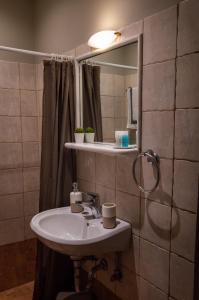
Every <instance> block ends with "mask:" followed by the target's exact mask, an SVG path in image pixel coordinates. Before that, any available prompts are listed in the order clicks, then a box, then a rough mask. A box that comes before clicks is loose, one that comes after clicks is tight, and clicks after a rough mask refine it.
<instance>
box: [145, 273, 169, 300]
mask: <svg viewBox="0 0 199 300" xmlns="http://www.w3.org/2000/svg"><path fill="white" fill-rule="evenodd" d="M139 296H140V298H139V300H168V296H167V294H165V293H163V292H162V291H161V290H159V289H157V288H156V287H155V286H154V285H152V284H150V283H149V282H148V281H146V280H144V279H143V278H142V277H141V278H140V295H139Z"/></svg>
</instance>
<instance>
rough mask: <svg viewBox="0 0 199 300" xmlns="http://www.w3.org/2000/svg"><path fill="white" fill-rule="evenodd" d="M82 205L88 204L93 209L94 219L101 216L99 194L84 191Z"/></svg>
mask: <svg viewBox="0 0 199 300" xmlns="http://www.w3.org/2000/svg"><path fill="white" fill-rule="evenodd" d="M82 206H87V207H89V208H90V209H91V211H92V217H93V219H99V218H101V206H100V199H99V194H97V193H92V192H88V193H83V201H82Z"/></svg>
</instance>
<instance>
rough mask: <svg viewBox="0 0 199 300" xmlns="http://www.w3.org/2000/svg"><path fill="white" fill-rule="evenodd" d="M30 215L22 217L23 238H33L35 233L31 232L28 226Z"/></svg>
mask: <svg viewBox="0 0 199 300" xmlns="http://www.w3.org/2000/svg"><path fill="white" fill-rule="evenodd" d="M32 217H33V216H27V217H25V219H24V239H25V240H28V239H33V238H35V234H34V233H33V231H32V230H31V228H30V221H31V219H32Z"/></svg>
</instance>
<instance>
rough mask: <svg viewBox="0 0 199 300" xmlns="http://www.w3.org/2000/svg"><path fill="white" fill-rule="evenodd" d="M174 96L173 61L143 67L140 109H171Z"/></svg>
mask: <svg viewBox="0 0 199 300" xmlns="http://www.w3.org/2000/svg"><path fill="white" fill-rule="evenodd" d="M174 97H175V61H174V60H171V61H167V62H163V63H157V64H152V65H148V66H145V67H144V68H143V91H142V99H143V100H142V103H143V104H142V109H143V111H148V110H172V109H174Z"/></svg>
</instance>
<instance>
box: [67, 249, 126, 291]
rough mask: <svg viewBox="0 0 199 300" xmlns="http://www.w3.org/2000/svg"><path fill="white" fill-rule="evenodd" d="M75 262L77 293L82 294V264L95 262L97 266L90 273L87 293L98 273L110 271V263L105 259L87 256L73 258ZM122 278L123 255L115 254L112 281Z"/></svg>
mask: <svg viewBox="0 0 199 300" xmlns="http://www.w3.org/2000/svg"><path fill="white" fill-rule="evenodd" d="M71 259H72V260H73V266H74V283H75V291H76V292H77V293H79V292H81V289H80V283H81V282H80V271H81V266H82V263H83V262H85V261H88V260H90V261H93V262H95V263H96V264H95V266H94V267H92V268H91V270H90V272H89V273H88V283H87V285H86V291H89V290H90V288H91V287H92V283H93V280H94V278H95V275H96V273H97V272H98V271H101V270H103V271H107V270H108V262H107V260H106V259H105V258H102V259H100V260H99V259H97V258H96V257H95V256H87V257H79V256H71ZM121 278H122V272H121V253H119V252H117V253H115V269H114V272H113V274H112V276H111V278H110V280H111V281H120V280H121Z"/></svg>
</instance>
